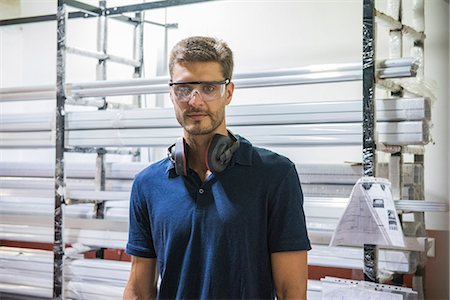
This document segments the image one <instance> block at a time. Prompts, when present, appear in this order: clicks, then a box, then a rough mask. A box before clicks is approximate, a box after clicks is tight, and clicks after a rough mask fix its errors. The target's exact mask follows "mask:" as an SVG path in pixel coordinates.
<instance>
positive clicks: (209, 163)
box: [167, 131, 239, 176]
mask: <svg viewBox="0 0 450 300" xmlns="http://www.w3.org/2000/svg"><path fill="white" fill-rule="evenodd" d="M238 148H239V140H238V139H237V138H236V137H235V136H234V135H233V133H232V132H231V131H228V136H225V135H221V134H216V135H214V136H213V138H212V139H211V141H210V142H209V145H208V150H207V151H206V157H205V163H206V167H207V168H208V170H210V171H211V172H214V173H220V172H222V171H223V170H225V168H226V167H227V166H228V164H229V162H230V161H231V158H232V157H233V153H234V152H236V150H237V149H238ZM186 150H187V144H186V142H185V141H184V138H182V137H180V138H178V139H177V142H176V143H175V144H173V145H172V146H170V147H169V148H168V149H167V156H168V157H169V159H170V160H171V161H172V162H173V164H174V166H175V172H176V173H177V175H184V176H186V175H187V160H186V158H187V156H186V154H187V151H186Z"/></svg>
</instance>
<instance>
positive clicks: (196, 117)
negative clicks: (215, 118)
mask: <svg viewBox="0 0 450 300" xmlns="http://www.w3.org/2000/svg"><path fill="white" fill-rule="evenodd" d="M186 116H187V117H188V118H190V119H193V120H200V119H202V118H204V117H206V116H208V114H207V113H205V112H190V113H187V114H186Z"/></svg>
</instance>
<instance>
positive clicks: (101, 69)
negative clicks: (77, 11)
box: [95, 0, 108, 219]
mask: <svg viewBox="0 0 450 300" xmlns="http://www.w3.org/2000/svg"><path fill="white" fill-rule="evenodd" d="M99 7H100V9H101V10H102V14H101V15H100V16H99V17H98V21H97V51H98V52H100V53H104V54H107V44H108V26H107V25H108V24H107V17H106V0H100V1H99ZM96 71H97V76H96V78H97V80H105V79H106V60H105V59H100V60H99V61H98V63H97V70H96ZM103 101H104V103H105V105H104V106H103V107H101V108H99V109H101V110H102V109H106V98H103ZM105 155H106V151H105V149H104V148H99V149H97V158H96V168H95V170H96V172H95V189H96V190H98V191H104V190H105V187H106V179H105ZM104 208H105V204H104V202H100V203H97V205H96V217H97V218H99V219H103V217H104Z"/></svg>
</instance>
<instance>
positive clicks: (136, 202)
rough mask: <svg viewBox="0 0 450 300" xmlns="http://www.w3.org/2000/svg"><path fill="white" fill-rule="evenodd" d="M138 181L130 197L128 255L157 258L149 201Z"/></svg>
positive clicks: (134, 184)
mask: <svg viewBox="0 0 450 300" xmlns="http://www.w3.org/2000/svg"><path fill="white" fill-rule="evenodd" d="M142 194H143V191H142V189H141V188H140V185H139V181H138V179H135V180H134V182H133V187H132V189H131V196H130V220H129V229H128V243H127V246H126V253H128V254H130V255H133V256H139V257H146V258H156V253H155V248H154V246H153V238H152V234H151V227H150V224H151V223H150V214H149V210H148V207H147V201H146V199H145V197H143V195H142Z"/></svg>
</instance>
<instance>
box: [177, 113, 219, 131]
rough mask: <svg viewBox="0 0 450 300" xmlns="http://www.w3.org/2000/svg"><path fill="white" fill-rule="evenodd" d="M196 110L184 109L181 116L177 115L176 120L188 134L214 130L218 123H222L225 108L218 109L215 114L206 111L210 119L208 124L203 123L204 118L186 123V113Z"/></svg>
mask: <svg viewBox="0 0 450 300" xmlns="http://www.w3.org/2000/svg"><path fill="white" fill-rule="evenodd" d="M192 112H196V111H186V112H184V113H183V114H182V115H181V116H179V115H177V120H178V122H179V123H180V125H181V126H182V127H183V128H184V130H186V132H188V133H189V134H190V135H206V134H210V133H212V132H214V131H215V130H216V129H217V128H218V127H219V126H220V124H222V122H223V120H224V117H225V110H224V109H223V110H222V111H218V112H217V113H215V114H212V113H207V114H208V118H209V120H210V122H209V124H208V125H203V126H202V123H204V122H205V121H206V120H203V121H198V122H197V121H194V122H190V123H187V122H186V121H185V120H187V119H188V117H187V114H188V113H192Z"/></svg>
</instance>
